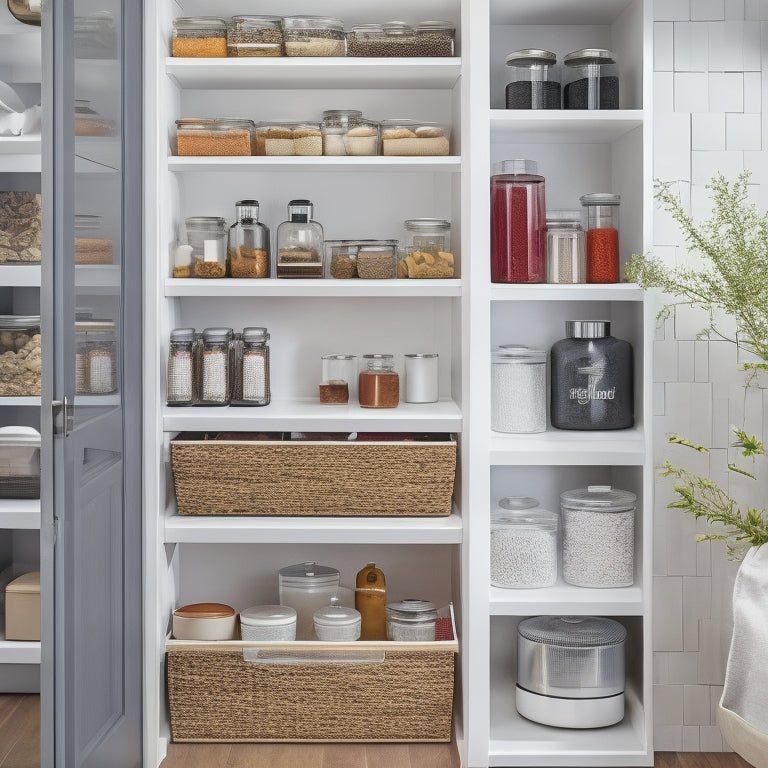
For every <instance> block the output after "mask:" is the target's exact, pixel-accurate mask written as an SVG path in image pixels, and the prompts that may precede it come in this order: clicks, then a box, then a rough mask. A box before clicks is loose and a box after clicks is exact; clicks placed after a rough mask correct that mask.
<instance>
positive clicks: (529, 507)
mask: <svg viewBox="0 0 768 768" xmlns="http://www.w3.org/2000/svg"><path fill="white" fill-rule="evenodd" d="M558 521H559V517H558V515H556V514H555V513H554V512H549V511H548V510H546V509H541V507H539V502H538V501H537V500H536V499H533V498H530V497H528V496H509V497H507V498H504V499H500V500H499V504H498V508H497V509H495V510H493V511H492V512H491V584H493V585H494V586H496V587H504V588H514V589H527V588H534V587H550V586H552V584H554V583H555V582H556V581H557V527H558Z"/></svg>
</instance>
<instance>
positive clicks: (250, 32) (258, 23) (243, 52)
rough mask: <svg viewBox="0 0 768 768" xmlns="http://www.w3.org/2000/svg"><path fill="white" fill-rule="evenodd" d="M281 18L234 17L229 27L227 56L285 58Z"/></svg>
mask: <svg viewBox="0 0 768 768" xmlns="http://www.w3.org/2000/svg"><path fill="white" fill-rule="evenodd" d="M283 55H285V50H284V48H283V19H282V17H281V16H233V17H232V18H231V19H230V22H229V25H228V26H227V56H283Z"/></svg>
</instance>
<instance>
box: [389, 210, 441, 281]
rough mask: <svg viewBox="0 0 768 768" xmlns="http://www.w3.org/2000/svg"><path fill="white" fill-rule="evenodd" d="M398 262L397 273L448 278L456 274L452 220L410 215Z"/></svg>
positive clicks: (406, 222)
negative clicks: (452, 245) (452, 248)
mask: <svg viewBox="0 0 768 768" xmlns="http://www.w3.org/2000/svg"><path fill="white" fill-rule="evenodd" d="M403 226H404V228H405V234H404V236H403V238H402V240H401V241H400V242H401V248H400V261H399V262H398V265H397V276H398V277H411V278H448V277H453V276H454V274H455V267H454V257H453V253H452V251H451V222H450V221H446V220H445V219H428V218H423V219H407V220H406V221H405V222H404V223H403Z"/></svg>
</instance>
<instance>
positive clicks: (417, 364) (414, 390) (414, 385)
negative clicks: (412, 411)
mask: <svg viewBox="0 0 768 768" xmlns="http://www.w3.org/2000/svg"><path fill="white" fill-rule="evenodd" d="M437 364H438V356H437V353H409V354H406V355H405V402H406V403H436V402H437V400H438V396H439V382H438V367H437Z"/></svg>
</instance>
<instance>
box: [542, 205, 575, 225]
mask: <svg viewBox="0 0 768 768" xmlns="http://www.w3.org/2000/svg"><path fill="white" fill-rule="evenodd" d="M575 225H579V226H581V211H578V210H574V209H572V208H571V209H563V210H559V209H558V210H553V211H547V226H548V227H549V226H553V227H556V226H561V227H562V226H575Z"/></svg>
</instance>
